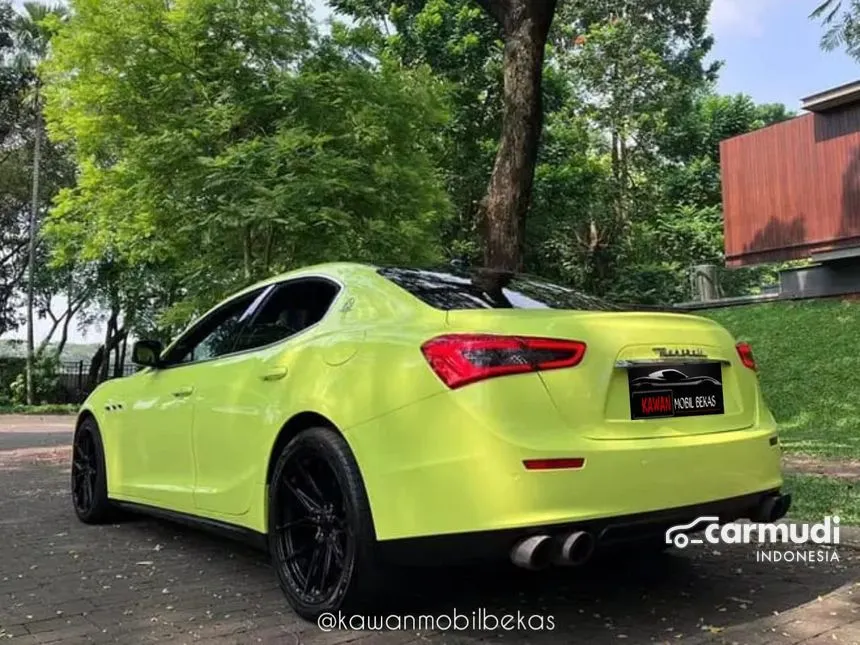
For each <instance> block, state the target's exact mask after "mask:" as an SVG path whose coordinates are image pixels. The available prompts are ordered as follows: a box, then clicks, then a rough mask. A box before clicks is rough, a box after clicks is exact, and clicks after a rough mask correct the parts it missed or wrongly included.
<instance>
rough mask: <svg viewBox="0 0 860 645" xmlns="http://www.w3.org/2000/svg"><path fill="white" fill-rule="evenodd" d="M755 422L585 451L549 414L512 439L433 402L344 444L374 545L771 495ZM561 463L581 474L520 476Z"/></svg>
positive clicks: (771, 434)
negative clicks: (532, 462)
mask: <svg viewBox="0 0 860 645" xmlns="http://www.w3.org/2000/svg"><path fill="white" fill-rule="evenodd" d="M759 417H760V418H759V423H758V424H757V425H755V426H753V427H750V428H746V429H743V430H731V431H725V432H709V433H706V434H698V435H686V436H678V437H661V438H654V439H625V440H595V439H588V438H585V437H582V436H581V435H580V434H578V433H577V431H576V429H575V428H570V427H567V426H566V425H565V424H564V423H563V422H562V421H561V420H560V419H557V418H555V417H553V416H551V415H550V414H549V413H548V414H547V415H546V416H545V417H542V418H541V419H534V420H533V421H532V423H533V424H537V423H540V424H541V425H540V426H539V429H538V430H534V431H531V430H530V428H529V425H528V424H527V422H526V421H523V420H520V421H519V424H520V425H519V428H512V427H511V423H512V422H513V421H512V419H513V417H511V416H508V417H506V418H497V419H490V423H487V419H486V417H485V416H482V418H480V419H478V418H475V417H471V416H469V415H468V414H467V413H464V410H463V408H462V407H461V406H458V405H456V404H452V403H451V401H450V397H445V396H440V397H431V398H429V399H426V400H425V401H422V402H419V403H416V404H414V405H411V406H408V407H406V408H403V409H401V410H398V411H396V412H394V413H392V414H389V415H386V416H385V417H382V418H379V419H376V420H374V421H372V422H369V423H366V424H362V425H361V426H357V427H355V428H350V429H348V430H347V431H346V432H345V435H346V437H347V440H348V441H349V443H350V445H351V447H352V449H353V452H354V454H355V456H356V459H357V461H358V464H359V467H360V469H361V472H362V476H363V478H364V483H365V487H366V488H367V491H368V496H369V499H370V505H371V510H372V513H373V521H374V526H375V529H376V535H377V539H378V540H380V541H386V540H398V539H403V538H418V537H428V536H440V535H449V534H450V535H453V534H464V533H482V532H488V531H494V532H495V531H515V532H516V531H520V530H531V529H534V528H535V527H545V526H565V525H570V526H573V525H580V524H582V523H586V522H598V523H599V522H601V521H606V520H608V519H609V518H624V517H633V516H637V515H641V514H653V513H659V512H663V511H666V510H667V509H684V508H688V507H695V506H698V505H703V504H708V503H715V502H718V503H722V502H720V500H723V501H724V502H725V501H726V500H738V499H741V500H743V499H746V498H747V497H749V496H753V497H755V496H761V495H764V494H766V493H768V492H771V491H777V490H779V489H780V487H781V486H782V476H781V471H780V450H779V446H778V442H777V441H776V428H775V424H774V423H773V420H772V417H771V416H770V414H769V413H768V414H766V415H759ZM533 427H534V426H533ZM570 457H580V458H584V459H585V465H584V467H582V468H581V469H577V470H556V471H531V470H526V469H525V467H524V465H523V461H524V460H526V459H552V458H570ZM733 503H734V502H732V503H731V504H733ZM731 504H730V506H731ZM729 514H731V513H729ZM743 516H744V515H742V514H741V515H736V517H743ZM690 519H695V518H690Z"/></svg>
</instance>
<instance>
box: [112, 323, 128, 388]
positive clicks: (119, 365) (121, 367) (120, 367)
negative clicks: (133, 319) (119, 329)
mask: <svg viewBox="0 0 860 645" xmlns="http://www.w3.org/2000/svg"><path fill="white" fill-rule="evenodd" d="M121 348H122V349H121V351H120V352H119V360H118V361H117V362H116V365H115V366H114V376H115V377H117V378H122V376H123V375H124V374H125V353H126V351H127V350H128V334H126V333H123V336H122V345H121Z"/></svg>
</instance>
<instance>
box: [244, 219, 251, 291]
mask: <svg viewBox="0 0 860 645" xmlns="http://www.w3.org/2000/svg"><path fill="white" fill-rule="evenodd" d="M251 262H252V259H251V226H250V224H249V225H246V226H245V227H244V229H243V230H242V264H243V267H244V273H245V280H246V281H250V280H251V274H252V270H251Z"/></svg>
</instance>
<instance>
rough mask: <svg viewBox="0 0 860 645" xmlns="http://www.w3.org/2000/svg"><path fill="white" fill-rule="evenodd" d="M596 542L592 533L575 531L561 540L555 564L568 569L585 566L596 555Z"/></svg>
mask: <svg viewBox="0 0 860 645" xmlns="http://www.w3.org/2000/svg"><path fill="white" fill-rule="evenodd" d="M595 544H596V540H595V538H594V536H593V535H592V534H591V533H588V532H586V531H574V532H573V533H569V534H568V535H566V536H563V537H562V538H561V539H560V540H559V544H558V549H557V550H556V553H555V563H556V564H560V565H562V566H567V567H578V566H580V565H583V564H585V563H586V562H588V561H589V560H590V559H591V556H592V555H593V554H594V547H595Z"/></svg>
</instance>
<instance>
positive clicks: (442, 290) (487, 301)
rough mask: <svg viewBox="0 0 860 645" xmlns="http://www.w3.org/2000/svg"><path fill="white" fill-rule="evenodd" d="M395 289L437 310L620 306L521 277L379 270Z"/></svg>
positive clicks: (599, 308)
mask: <svg viewBox="0 0 860 645" xmlns="http://www.w3.org/2000/svg"><path fill="white" fill-rule="evenodd" d="M379 273H380V275H382V276H384V277H385V278H388V279H389V280H391V281H392V282H394V283H395V284H396V285H397V286H399V287H401V288H402V289H405V290H406V291H408V292H409V293H411V294H412V295H413V296H415V297H416V298H418V299H420V300H422V301H424V302H425V303H427V304H428V305H430V306H431V307H435V308H437V309H445V310H451V309H571V310H579V311H620V310H622V309H624V308H623V307H621V306H618V305H615V304H612V303H609V302H607V301H605V300H601V299H600V298H595V297H594V296H588V295H585V294H583V293H580V292H578V291H575V290H574V289H570V288H568V287H562V286H560V285H557V284H553V283H552V282H547V281H546V280H543V279H540V278H535V277H533V276H529V275H523V274H518V273H515V274H503V273H499V272H489V271H481V270H477V271H474V272H466V271H464V272H462V273H461V272H456V273H454V272H451V273H449V272H437V271H422V270H417V269H393V268H385V269H380V270H379Z"/></svg>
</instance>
